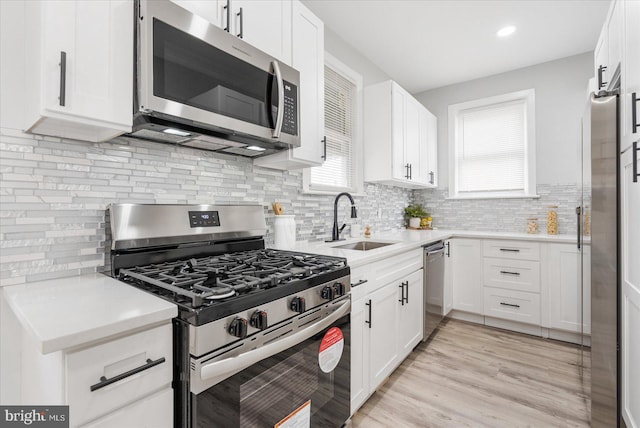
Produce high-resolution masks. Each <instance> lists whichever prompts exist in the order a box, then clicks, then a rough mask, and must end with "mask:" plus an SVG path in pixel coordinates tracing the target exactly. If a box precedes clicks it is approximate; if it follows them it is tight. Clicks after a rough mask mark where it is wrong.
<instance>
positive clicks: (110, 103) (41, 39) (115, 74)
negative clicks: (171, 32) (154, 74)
mask: <svg viewBox="0 0 640 428" xmlns="http://www.w3.org/2000/svg"><path fill="white" fill-rule="evenodd" d="M25 8H26V16H29V17H30V19H28V20H27V26H26V28H25V36H26V51H27V52H28V53H27V60H26V81H27V82H29V83H28V85H27V93H26V94H25V97H26V100H27V101H26V112H25V119H26V121H25V128H26V130H27V131H29V132H33V133H36V134H44V135H53V136H58V137H67V138H74V139H79V140H87V141H104V140H108V139H110V138H113V137H115V136H117V135H120V134H122V133H125V132H130V131H131V125H132V118H133V113H132V110H133V3H132V2H130V1H126V0H122V1H116V0H101V1H97V0H96V1H71V0H69V1H29V2H25Z"/></svg>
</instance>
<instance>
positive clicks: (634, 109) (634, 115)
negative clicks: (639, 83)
mask: <svg viewBox="0 0 640 428" xmlns="http://www.w3.org/2000/svg"><path fill="white" fill-rule="evenodd" d="M639 101H640V97H638V96H637V95H636V93H635V92H634V93H632V94H631V132H632V133H634V134H635V133H636V132H638V128H640V123H638V102H639Z"/></svg>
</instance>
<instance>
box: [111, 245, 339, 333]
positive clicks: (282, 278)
mask: <svg viewBox="0 0 640 428" xmlns="http://www.w3.org/2000/svg"><path fill="white" fill-rule="evenodd" d="M348 274H349V268H348V267H347V264H346V260H345V259H343V258H339V257H331V256H323V255H317V254H307V253H300V252H293V251H283V250H274V249H257V250H251V251H242V252H236V253H230V254H222V255H213V256H207V257H194V258H190V259H187V260H177V261H167V262H162V263H156V264H148V265H144V266H135V267H131V268H126V269H121V270H120V271H119V275H118V277H119V279H120V280H123V281H125V282H128V283H131V284H132V285H135V286H137V287H139V288H142V289H144V290H146V291H149V292H152V293H154V294H157V295H159V296H160V297H163V298H165V299H167V300H169V301H171V302H174V303H176V304H178V306H179V307H180V309H181V313H182V317H183V318H186V319H188V318H191V317H193V316H199V318H202V317H203V316H205V315H204V314H205V311H209V312H208V313H207V315H206V316H205V317H206V318H207V319H208V320H212V319H216V318H220V317H222V316H225V315H226V314H228V313H232V312H234V311H238V310H241V309H243V308H245V307H247V306H251V305H259V304H264V303H266V302H269V301H272V300H275V299H278V298H281V297H284V296H287V295H290V294H293V293H296V292H299V291H302V290H304V289H306V288H309V287H313V286H315V285H317V284H320V283H324V282H326V281H330V280H332V279H337V278H340V277H343V276H345V275H348ZM211 311H215V314H214V313H213V312H211ZM200 322H204V320H201V321H200ZM200 322H198V324H200Z"/></svg>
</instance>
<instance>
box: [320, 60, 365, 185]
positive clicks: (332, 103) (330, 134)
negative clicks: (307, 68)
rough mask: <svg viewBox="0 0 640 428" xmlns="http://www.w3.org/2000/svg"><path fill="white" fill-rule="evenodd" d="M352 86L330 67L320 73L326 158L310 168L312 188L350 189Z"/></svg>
mask: <svg viewBox="0 0 640 428" xmlns="http://www.w3.org/2000/svg"><path fill="white" fill-rule="evenodd" d="M355 97H356V85H355V84H354V83H353V82H351V81H350V80H349V79H347V78H345V77H344V76H342V75H341V74H340V73H338V72H336V71H335V70H333V69H332V68H331V67H327V66H325V69H324V124H325V136H326V138H327V158H326V160H325V162H324V164H322V166H318V167H313V168H311V174H310V177H311V180H310V181H311V186H312V187H315V188H318V187H320V188H322V187H337V188H345V189H349V188H351V187H352V180H353V172H352V153H353V137H354V132H353V129H354V122H355V111H354V109H355Z"/></svg>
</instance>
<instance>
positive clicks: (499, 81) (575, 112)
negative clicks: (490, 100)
mask: <svg viewBox="0 0 640 428" xmlns="http://www.w3.org/2000/svg"><path fill="white" fill-rule="evenodd" d="M592 68H593V54H592V53H591V52H587V53H584V54H580V55H576V56H572V57H568V58H563V59H560V60H556V61H551V62H546V63H543V64H538V65H534V66H532V67H526V68H522V69H519V70H515V71H510V72H507V73H502V74H496V75H494V76H489V77H484V78H481V79H476V80H471V81H469V82H464V83H459V84H456V85H450V86H445V87H442V88H437V89H432V90H430V91H426V92H422V93H419V94H414V96H415V97H416V98H417V99H418V101H420V102H421V103H422V104H424V105H425V106H426V107H427V109H429V111H431V113H433V114H435V115H436V116H437V117H438V169H439V171H438V176H439V180H440V183H439V184H440V186H441V187H444V188H447V187H448V183H449V168H448V163H449V161H448V159H449V158H448V155H449V150H448V147H449V134H448V129H447V128H448V115H447V108H448V106H449V105H450V104H457V103H461V102H465V101H471V100H476V99H479V98H485V97H490V96H494V95H500V94H505V93H509V92H515V91H519V90H522V89H529V88H534V89H535V99H536V110H535V120H536V149H537V150H536V158H537V159H536V160H537V172H536V175H537V181H538V183H540V184H569V183H574V184H575V183H576V182H577V180H578V179H579V170H578V166H579V164H578V163H577V161H575V159H577V154H578V147H579V142H580V129H581V128H580V118H581V117H582V113H583V111H584V109H585V107H586V105H587V83H588V80H589V79H590V78H591V77H593V69H592Z"/></svg>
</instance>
